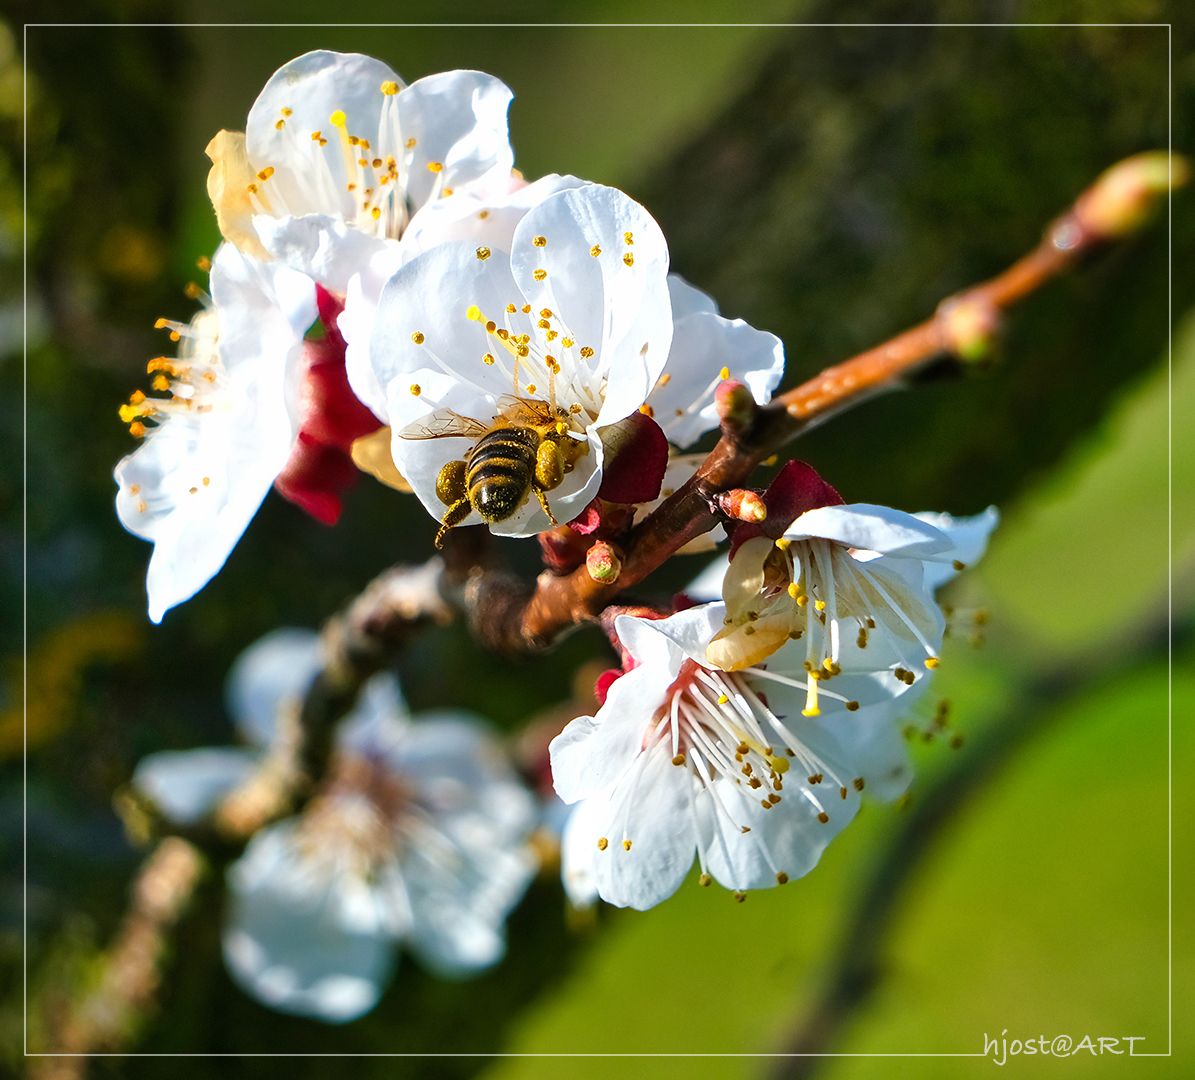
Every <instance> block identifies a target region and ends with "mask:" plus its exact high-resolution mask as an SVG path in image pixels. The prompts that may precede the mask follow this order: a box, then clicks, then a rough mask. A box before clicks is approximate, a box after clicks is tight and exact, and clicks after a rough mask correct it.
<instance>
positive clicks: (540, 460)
mask: <svg viewBox="0 0 1195 1080" xmlns="http://www.w3.org/2000/svg"><path fill="white" fill-rule="evenodd" d="M564 471H565V470H564V454H563V453H562V452H561V449H560V444H559V443H558V442H557V441H556V440H555V439H544V440H543V442H541V443H540V444H539V448H538V449H537V450H536V451H535V483H536V485H537V486H538V487H539V488H542V489H543V490H544V491H551V490H552V489H553V488H554V487H559V486H560V481H561V480H563V479H564ZM551 516H552V515H551V514H548V517H551ZM552 524H555V522H553V523H552Z"/></svg>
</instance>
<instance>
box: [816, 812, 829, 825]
mask: <svg viewBox="0 0 1195 1080" xmlns="http://www.w3.org/2000/svg"><path fill="white" fill-rule="evenodd" d="M817 820H818V821H820V822H821V823H822V824H823V825H825V823H826V822H827V821H829V820H830V815H829V814H827V813H826V812H825V811H824V810H823V811H822V812H821V813H820V814H818V815H817Z"/></svg>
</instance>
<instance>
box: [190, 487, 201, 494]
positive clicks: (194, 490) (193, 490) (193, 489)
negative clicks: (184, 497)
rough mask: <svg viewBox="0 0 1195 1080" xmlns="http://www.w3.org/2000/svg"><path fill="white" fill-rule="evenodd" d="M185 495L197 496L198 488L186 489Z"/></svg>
mask: <svg viewBox="0 0 1195 1080" xmlns="http://www.w3.org/2000/svg"><path fill="white" fill-rule="evenodd" d="M187 494H188V495H198V494H199V488H197V487H193V488H188V489H187Z"/></svg>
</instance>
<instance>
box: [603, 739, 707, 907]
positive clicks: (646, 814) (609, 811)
mask: <svg viewBox="0 0 1195 1080" xmlns="http://www.w3.org/2000/svg"><path fill="white" fill-rule="evenodd" d="M671 756H672V755H671V752H670V750H668V749H667V747H666V745H665V744H664V743H657V744H656V745H655V746H654V747H652V748H651V749H649V750H645V751H644V752H643V754H641V755H640V756H639V758H637V759H636V761H635V762H634V763H633V765H632V766H631V768H630V769H629V770H628V772H627V774H626V775H624V776H623V777H622V779H621V780H619V782H618V783H617V784H616V785H614V787H613V788H610V789H607V790H606V791H604V792H600V793H598V794H597V795H594V796H591V798H590V800H589V801H591V802H594V803H595V805H594V807H593V808H592V815H593V816H592V817H591V818H589V819H588V820H589V823H590V826H591V827H592V828H595V831H598V832H599V833H600V836H593V835H592V834H591V836H590V842H591V843H592V844H593V845H594V846H595V847H596V846H597V843H598V840H599V839H602V838H604V839H605V840H606V841H607V843H606V847H605V848H604V849H600V850H598V852H597V854H596V855H595V856H594V860H593V867H594V877H595V879H596V881H597V887H598V893H599V895H600V896H601V898H602V899H603V900H605V901H606V903H608V904H614V905H615V906H616V907H633V908H636V909H638V910H639V911H646V910H647V909H648V908H651V907H654V906H655V905H656V904H658V903H660V902H661V901H663V900H666V899H668V897H670V896H671V895H672V894H673V893H674V892H676V890H677V889H678V888H680V885H681V882H682V881H684V879H685V875H686V874H688V872H689V868H690V867H691V866H692V865H693V856H694V853H695V852H696V849H697V832H696V818H695V816H694V814H693V810H692V797H693V791H692V788H693V779H692V775H691V774H690V772H689V771H688V770H687V769H684V768H677V767H676V766H674V765H673V764H672V761H671ZM628 842H629V847H628V846H627V844H628Z"/></svg>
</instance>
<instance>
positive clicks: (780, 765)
mask: <svg viewBox="0 0 1195 1080" xmlns="http://www.w3.org/2000/svg"><path fill="white" fill-rule="evenodd" d="M768 762H769V764H771V766H772V768H773V769H775V770H776V772H778V773H780V775H781V776H783V775H784V774H785V773H786V772H788V758H782V757H772V756H771V755H769V756H768Z"/></svg>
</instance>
